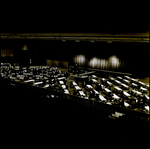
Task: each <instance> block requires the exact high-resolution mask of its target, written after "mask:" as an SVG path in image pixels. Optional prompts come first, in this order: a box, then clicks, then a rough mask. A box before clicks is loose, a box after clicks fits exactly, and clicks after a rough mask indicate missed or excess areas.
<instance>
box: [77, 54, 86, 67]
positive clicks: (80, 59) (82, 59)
mask: <svg viewBox="0 0 150 149" xmlns="http://www.w3.org/2000/svg"><path fill="white" fill-rule="evenodd" d="M74 62H75V63H76V64H78V65H84V64H85V55H75V57H74Z"/></svg>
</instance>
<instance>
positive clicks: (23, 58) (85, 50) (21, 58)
mask: <svg viewBox="0 0 150 149" xmlns="http://www.w3.org/2000/svg"><path fill="white" fill-rule="evenodd" d="M24 45H27V48H28V50H22V48H23V46H24ZM1 49H13V53H14V56H13V57H1V61H2V62H11V63H19V64H20V65H29V59H32V65H46V59H49V60H58V61H67V62H69V65H74V62H73V57H74V56H75V55H79V54H82V55H85V57H86V58H88V59H89V60H90V59H91V58H93V57H97V58H102V59H108V58H109V57H110V56H112V55H116V56H117V57H118V58H119V59H120V60H121V62H124V66H122V67H120V68H119V69H118V70H117V71H120V72H127V73H135V74H137V75H141V76H149V75H148V74H149V73H148V65H149V55H150V50H149V44H148V43H133V42H132V43H127V42H116V43H107V42H95V43H91V42H89V41H80V42H75V41H66V42H62V41H58V40H57V41H56V40H52V41H51V40H1Z"/></svg>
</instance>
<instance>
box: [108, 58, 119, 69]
mask: <svg viewBox="0 0 150 149" xmlns="http://www.w3.org/2000/svg"><path fill="white" fill-rule="evenodd" d="M109 63H110V64H111V66H112V67H113V68H115V67H116V68H118V67H119V65H120V62H119V59H118V58H117V57H116V56H115V55H113V56H111V57H110V58H109Z"/></svg>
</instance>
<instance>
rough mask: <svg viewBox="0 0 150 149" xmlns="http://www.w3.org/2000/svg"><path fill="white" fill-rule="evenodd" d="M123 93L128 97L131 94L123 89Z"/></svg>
mask: <svg viewBox="0 0 150 149" xmlns="http://www.w3.org/2000/svg"><path fill="white" fill-rule="evenodd" d="M123 94H124V95H125V96H127V97H130V96H131V95H130V94H128V93H127V92H125V91H123Z"/></svg>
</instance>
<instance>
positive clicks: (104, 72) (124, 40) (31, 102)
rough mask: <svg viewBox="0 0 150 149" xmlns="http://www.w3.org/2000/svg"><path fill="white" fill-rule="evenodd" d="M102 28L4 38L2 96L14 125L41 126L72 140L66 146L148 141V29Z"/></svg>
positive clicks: (0, 66)
mask: <svg viewBox="0 0 150 149" xmlns="http://www.w3.org/2000/svg"><path fill="white" fill-rule="evenodd" d="M97 28H98V27H97ZM97 28H96V29H97ZM99 28H100V29H97V30H96V29H95V30H92V29H91V30H82V29H80V30H79V31H77V30H73V29H72V30H71V31H70V30H69V31H68V30H65V31H64V30H63V29H62V30H61V31H60V30H57V29H55V30H52V29H51V30H47V31H43V32H42V31H39V30H37V31H35V30H34V31H33V32H32V31H31V32H23V31H22V32H11V31H10V32H8V31H7V30H6V31H3V32H1V35H0V36H1V39H0V51H1V54H0V72H1V74H0V93H1V96H0V98H1V101H2V106H3V107H4V110H3V112H4V113H5V114H6V113H7V114H6V116H5V119H6V121H8V123H7V125H8V127H10V125H9V124H10V123H13V121H14V119H15V120H16V121H19V124H20V125H21V123H24V125H25V129H27V128H26V127H27V126H28V127H29V128H30V129H34V130H35V127H36V126H37V124H38V128H36V130H35V133H37V129H39V127H42V130H44V131H46V132H47V131H48V132H49V135H52V137H53V139H54V138H55V139H54V140H55V142H57V140H61V139H62V138H64V135H66V139H65V138H64V139H63V141H62V142H63V143H62V144H65V141H66V142H72V143H74V144H77V143H78V139H79V138H80V139H79V140H80V141H81V142H82V139H83V138H84V139H83V140H84V141H85V143H87V142H88V141H89V142H90V138H95V139H94V140H95V141H96V142H97V143H98V141H99V140H107V141H108V142H111V143H116V142H118V143H119V142H121V143H125V144H127V145H129V144H130V143H131V142H132V143H133V142H135V141H137V140H138V141H140V140H142V141H145V140H146V139H147V137H145V134H146V132H147V129H149V122H150V111H149V106H150V99H149V90H150V87H149V59H150V44H149V29H148V27H147V26H144V25H143V26H137V27H136V28H134V27H133V26H130V25H128V28H127V26H125V25H124V26H122V27H121V28H118V26H116V27H115V25H111V24H110V25H103V26H100V27H99ZM45 30H46V29H45ZM18 127H19V126H18ZM102 129H103V132H102ZM52 130H53V131H54V132H52ZM96 134H97V135H96ZM74 136H76V137H74ZM82 137H83V138H82ZM75 138H76V141H75V140H74V139H75ZM84 141H83V142H84ZM86 141H87V142H86ZM83 142H82V143H83ZM144 143H146V142H144Z"/></svg>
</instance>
